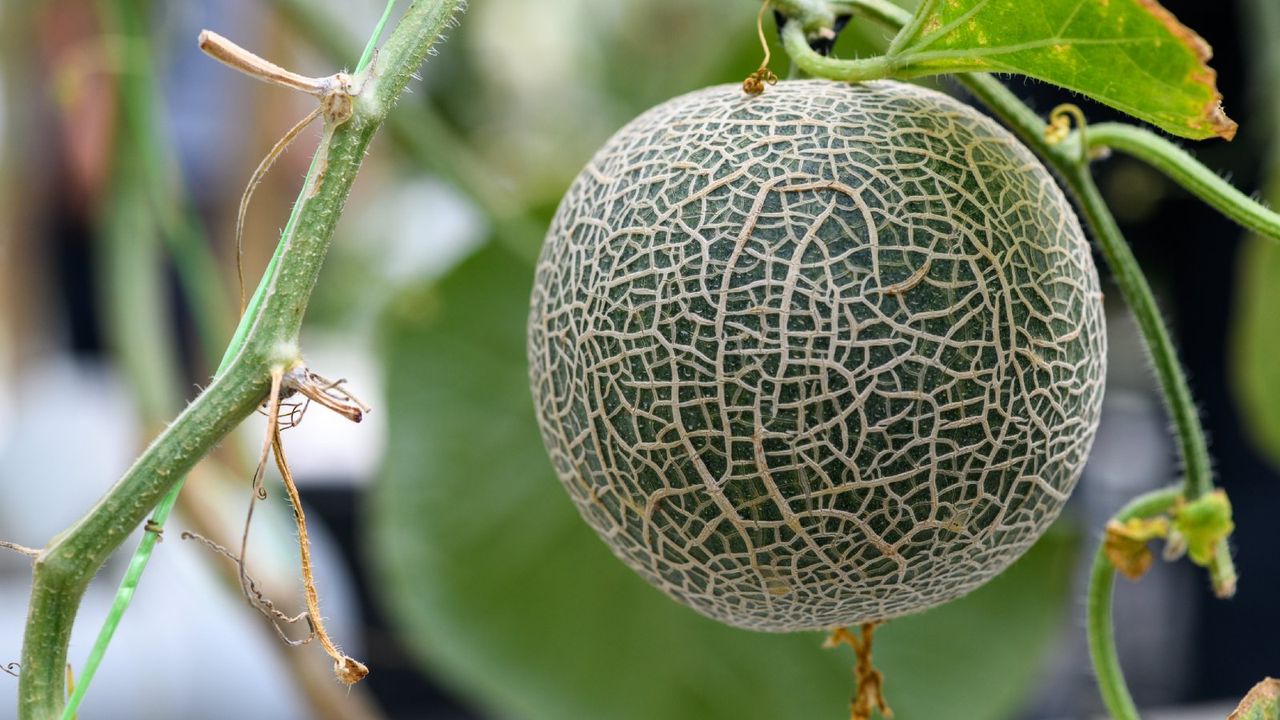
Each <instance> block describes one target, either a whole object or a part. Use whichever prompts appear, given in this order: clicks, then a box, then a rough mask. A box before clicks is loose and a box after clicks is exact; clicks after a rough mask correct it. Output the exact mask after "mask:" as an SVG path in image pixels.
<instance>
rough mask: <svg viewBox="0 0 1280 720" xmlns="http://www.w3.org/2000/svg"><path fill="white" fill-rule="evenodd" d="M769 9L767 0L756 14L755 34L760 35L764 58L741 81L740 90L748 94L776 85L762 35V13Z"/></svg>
mask: <svg viewBox="0 0 1280 720" xmlns="http://www.w3.org/2000/svg"><path fill="white" fill-rule="evenodd" d="M768 9H769V0H765V1H764V2H763V3H761V4H760V12H759V14H757V15H756V35H758V36H759V37H760V47H761V48H762V49H763V50H764V60H762V61H761V62H760V67H759V68H757V69H756V71H755V72H753V73H751V74H750V75H748V76H747V79H746V80H743V81H742V92H744V93H746V94H748V95H759V94H760V93H762V92H764V87H765V85H776V84H777V82H778V76H777V75H775V74H774V72H773V71H772V70H770V69H769V57H770V54H769V41H768V40H766V39H765V37H764V14H765V11H767V10H768Z"/></svg>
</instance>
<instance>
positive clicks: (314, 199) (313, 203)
mask: <svg viewBox="0 0 1280 720" xmlns="http://www.w3.org/2000/svg"><path fill="white" fill-rule="evenodd" d="M461 5H462V3H461V0H435V1H430V0H420V1H419V2H415V3H414V4H413V5H411V6H410V7H409V9H408V10H407V11H406V12H405V15H404V17H403V18H402V19H401V20H400V22H399V24H398V25H397V26H396V28H395V30H394V31H393V32H392V34H391V36H390V37H389V39H388V41H387V43H386V45H385V46H384V48H383V50H382V52H381V54H380V55H379V56H378V59H377V62H376V63H374V64H371V65H370V66H369V67H367V68H366V69H365V70H364V71H363V72H362V73H360V74H358V76H357V78H356V85H355V87H357V88H358V94H357V95H356V97H355V99H354V100H355V101H354V108H353V109H354V112H353V115H352V117H351V119H350V120H349V121H347V122H345V123H342V124H341V125H336V126H332V125H331V126H329V127H327V128H326V130H325V132H324V135H323V137H322V139H321V142H320V146H319V148H318V149H317V151H316V155H315V158H314V159H313V161H312V166H311V171H310V172H309V173H308V175H307V179H306V181H305V183H304V186H303V192H302V195H301V197H300V199H299V201H298V203H297V204H296V205H295V206H294V212H293V216H292V217H291V220H290V223H289V224H288V226H286V229H285V231H284V233H283V236H282V238H281V241H280V244H279V246H278V247H277V250H276V254H275V256H274V257H273V259H272V262H271V264H270V265H269V266H268V268H267V271H266V273H265V274H264V276H263V281H262V283H261V284H260V285H259V286H258V290H257V292H256V293H255V295H254V298H255V303H254V304H253V305H252V306H251V309H250V311H249V312H246V314H245V316H244V319H243V321H242V322H241V325H240V327H239V328H238V329H237V332H236V334H235V336H234V337H233V340H232V342H231V345H230V346H229V347H228V352H227V354H226V359H225V361H224V363H223V365H224V369H223V371H222V372H220V373H219V374H218V375H217V376H216V377H215V378H214V380H213V382H212V383H211V384H210V385H209V386H208V387H207V388H205V390H204V391H203V392H202V393H200V395H199V396H198V397H197V398H196V399H195V400H194V401H192V403H191V404H190V405H188V406H187V408H186V409H185V410H184V411H183V412H182V413H181V414H180V415H179V416H178V418H177V419H176V420H174V422H173V423H172V424H171V425H169V427H168V428H167V429H166V430H165V431H164V432H163V433H161V435H160V436H159V437H158V438H156V440H155V441H154V442H153V443H152V444H151V446H150V447H148V448H147V450H146V451H144V453H143V454H142V456H141V457H139V459H138V460H137V461H136V462H135V463H134V465H133V466H132V467H131V468H130V469H129V470H128V471H127V472H126V473H125V475H124V477H122V478H121V479H120V480H119V481H118V482H117V483H116V484H115V485H114V486H113V487H112V488H111V489H110V490H109V491H108V492H107V494H106V495H105V496H104V497H103V498H102V499H101V500H99V501H98V503H97V504H96V505H95V506H94V507H93V508H92V509H90V510H89V512H88V513H87V514H86V515H85V516H84V517H82V518H81V519H80V520H79V521H77V522H76V523H75V524H74V525H72V526H71V527H70V528H68V529H67V530H66V531H64V532H63V533H61V534H59V535H58V536H57V537H55V538H54V539H53V540H52V541H50V543H49V544H48V545H47V546H46V547H44V548H43V549H42V550H41V551H40V554H39V556H38V557H37V558H36V559H35V562H34V574H33V583H32V592H31V603H30V607H29V610H28V617H27V627H26V632H25V635H24V639H23V649H22V673H21V677H20V679H19V717H20V718H23V719H24V720H26V719H28V718H31V719H39V720H45V719H47V718H54V717H59V716H61V714H62V712H63V710H64V707H65V701H64V687H65V667H66V659H67V644H68V642H69V640H70V634H71V627H72V625H73V623H74V621H75V616H76V612H77V610H78V608H79V604H80V600H81V598H82V597H83V594H84V591H85V589H86V588H87V587H88V584H89V581H90V579H92V577H93V575H94V574H95V573H96V572H97V570H98V569H99V568H100V567H101V566H102V564H103V563H104V562H105V561H106V559H107V557H109V556H110V554H111V553H112V552H114V550H115V549H116V548H117V547H119V545H120V544H121V543H122V542H123V541H124V539H125V538H126V537H128V535H129V533H130V532H132V530H133V529H134V528H135V527H137V526H138V525H139V524H140V523H141V522H142V521H143V519H144V518H146V517H147V516H148V514H149V513H151V512H152V510H153V508H156V507H157V504H158V503H159V502H160V501H161V500H162V498H164V497H165V496H166V495H167V494H168V493H170V492H171V491H173V489H174V488H175V487H177V486H178V484H179V483H180V482H181V479H182V478H183V477H184V476H185V474H186V473H187V472H188V471H189V470H190V469H191V467H192V466H193V465H194V464H195V463H196V462H197V461H199V459H200V458H202V457H203V456H204V455H205V454H206V453H207V452H208V451H209V450H210V449H211V448H212V447H213V446H214V445H215V444H216V443H217V442H219V441H220V440H221V439H222V438H223V437H224V436H226V435H227V433H229V432H230V431H231V430H232V429H234V428H235V427H236V426H237V425H238V424H239V423H240V421H241V420H243V419H244V418H245V417H246V416H247V415H248V414H249V413H251V412H253V410H254V409H255V408H256V407H257V406H258V405H259V403H261V402H262V400H263V399H264V397H265V396H266V394H267V390H268V388H269V385H270V379H271V373H272V372H273V371H278V370H279V369H281V368H284V367H287V366H289V365H291V364H292V363H293V362H295V361H297V360H298V358H299V350H298V344H297V339H298V332H299V330H300V327H301V323H302V318H303V315H304V314H305V310H306V306H307V301H308V300H309V298H310V295H311V290H312V288H313V287H314V286H315V283H316V280H317V277H318V274H319V271H320V267H321V265H322V263H323V261H324V258H325V255H326V253H327V250H328V245H329V242H330V239H331V238H332V235H333V229H334V227H335V225H336V223H337V220H338V218H339V216H340V215H341V212H342V207H343V205H344V203H345V201H346V198H347V195H348V194H349V192H350V189H351V185H352V183H353V181H354V180H355V176H356V173H357V171H358V170H359V167H360V165H361V163H362V161H363V159H364V155H365V151H366V150H367V148H368V145H369V142H370V141H371V140H372V138H373V135H374V133H375V132H376V130H377V129H378V128H379V127H380V126H381V124H382V123H383V121H384V120H385V119H386V117H387V113H388V111H389V110H390V107H391V106H392V104H394V102H395V100H396V99H397V98H398V97H399V95H400V93H401V92H402V91H403V90H404V88H405V86H406V85H407V84H408V82H409V80H410V79H411V77H412V76H413V74H414V72H416V70H417V68H418V67H419V66H420V65H421V63H422V61H423V59H424V58H425V56H426V54H427V52H428V51H429V49H430V48H431V46H432V44H433V43H434V42H435V40H436V38H437V37H438V36H439V35H440V33H441V32H442V31H443V30H444V29H445V27H446V26H447V25H448V24H449V23H450V22H451V20H452V18H453V16H454V14H455V13H456V11H457V10H459V9H460V7H461ZM162 509H164V510H166V514H167V508H162ZM153 519H155V516H153ZM154 537H155V533H147V534H146V535H145V536H144V542H145V541H146V540H145V539H146V538H152V539H151V543H152V544H154V542H155V540H154ZM140 556H141V554H140ZM138 557H139V556H135V563H137V562H138ZM141 564H142V565H145V559H144V560H142V561H141ZM138 572H139V573H140V567H139V569H138Z"/></svg>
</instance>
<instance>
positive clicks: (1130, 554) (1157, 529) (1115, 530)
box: [1102, 517, 1169, 580]
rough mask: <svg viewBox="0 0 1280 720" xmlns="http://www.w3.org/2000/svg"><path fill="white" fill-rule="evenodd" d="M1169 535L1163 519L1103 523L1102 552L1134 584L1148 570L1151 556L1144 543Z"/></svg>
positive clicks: (1167, 525) (1166, 521) (1151, 559)
mask: <svg viewBox="0 0 1280 720" xmlns="http://www.w3.org/2000/svg"><path fill="white" fill-rule="evenodd" d="M1168 534H1169V520H1168V518H1164V517H1156V518H1133V519H1131V520H1126V521H1125V522H1123V523H1122V522H1120V521H1118V520H1112V521H1111V522H1109V523H1107V534H1106V537H1105V538H1104V539H1103V542H1102V550H1103V552H1105V553H1106V555H1107V560H1109V561H1111V565H1112V566H1113V567H1115V569H1116V570H1118V571H1120V573H1121V574H1123V575H1124V576H1125V577H1127V578H1129V579H1130V580H1137V579H1138V578H1140V577H1142V576H1143V575H1145V574H1146V573H1147V570H1149V569H1151V563H1152V562H1154V561H1155V556H1154V555H1152V554H1151V549H1150V548H1148V547H1147V543H1148V542H1149V541H1151V540H1156V539H1158V538H1163V537H1166V536H1168Z"/></svg>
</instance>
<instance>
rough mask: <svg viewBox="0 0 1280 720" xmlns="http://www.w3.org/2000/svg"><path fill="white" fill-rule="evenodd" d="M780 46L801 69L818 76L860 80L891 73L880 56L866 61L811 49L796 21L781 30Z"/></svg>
mask: <svg viewBox="0 0 1280 720" xmlns="http://www.w3.org/2000/svg"><path fill="white" fill-rule="evenodd" d="M782 45H783V47H785V48H786V50H787V54H788V55H790V56H791V59H792V60H794V61H795V63H796V65H798V66H799V67H800V69H801V70H804V71H805V72H807V73H809V74H810V75H815V76H817V77H824V78H828V79H830V80H844V81H845V82H862V81H863V80H876V79H879V78H884V77H889V76H890V75H892V73H893V66H892V65H891V64H890V63H889V60H888V58H887V57H885V56H883V55H880V56H876V57H873V58H867V59H866V60H838V59H836V58H830V57H827V56H825V55H821V54H819V53H816V52H813V50H812V49H810V48H809V37H808V35H807V34H806V33H805V29H804V28H803V27H802V26H800V25H798V24H796V23H788V24H787V26H786V27H784V28H783V29H782Z"/></svg>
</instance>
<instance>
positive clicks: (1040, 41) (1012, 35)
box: [887, 0, 1236, 140]
mask: <svg viewBox="0 0 1280 720" xmlns="http://www.w3.org/2000/svg"><path fill="white" fill-rule="evenodd" d="M1211 56H1212V52H1211V50H1210V48H1209V45H1208V43H1206V42H1205V41H1204V40H1203V39H1201V38H1200V36H1198V35H1196V34H1195V33H1194V32H1192V31H1191V30H1190V29H1188V28H1187V27H1186V26H1184V25H1182V24H1181V23H1179V22H1178V20H1177V18H1175V17H1174V16H1173V15H1172V14H1171V13H1170V12H1169V11H1168V10H1165V9H1164V8H1163V7H1161V6H1160V4H1159V3H1158V2H1156V0H1035V2H1028V1H1027V0H926V1H925V2H924V3H922V4H921V5H920V7H919V9H918V10H917V11H916V14H915V15H914V16H913V17H912V19H911V22H910V23H908V24H907V25H906V27H904V28H903V30H902V33H901V34H899V36H898V37H896V38H894V41H893V43H892V44H891V46H890V51H889V53H888V54H887V59H888V60H889V61H890V63H891V65H892V66H893V67H894V68H895V72H894V74H895V75H899V76H912V75H930V74H935V73H953V72H971V71H988V72H1007V73H1016V74H1019V75H1028V76H1030V77H1033V78H1037V79H1040V80H1044V81H1045V82H1049V83H1053V84H1054V85H1060V86H1062V87H1064V88H1068V89H1070V90H1075V91H1076V92H1079V93H1083V94H1085V95H1088V96H1089V97H1091V98H1093V99H1095V100H1098V101H1099V102H1103V103H1106V104H1107V105H1110V106H1112V107H1114V108H1117V109H1119V110H1122V111H1124V112H1126V113H1129V114H1130V115H1133V116H1135V117H1138V118H1141V119H1143V120H1146V121H1148V122H1150V123H1153V124H1155V125H1157V126H1159V127H1161V128H1163V129H1164V130H1166V131H1168V132H1170V133H1173V134H1174V135H1179V136H1182V137H1186V138H1194V139H1202V138H1208V137H1213V136H1215V135H1216V136H1219V137H1223V138H1226V139H1227V140H1230V139H1231V138H1232V137H1234V136H1235V132H1236V124H1235V122H1233V121H1232V120H1231V119H1230V118H1228V117H1227V116H1226V114H1225V113H1224V112H1223V111H1222V95H1221V94H1220V93H1219V92H1218V88H1217V85H1216V78H1217V75H1216V73H1214V71H1213V70H1212V69H1211V68H1210V67H1209V66H1208V64H1207V63H1208V60H1209V58H1210V57H1211Z"/></svg>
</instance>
